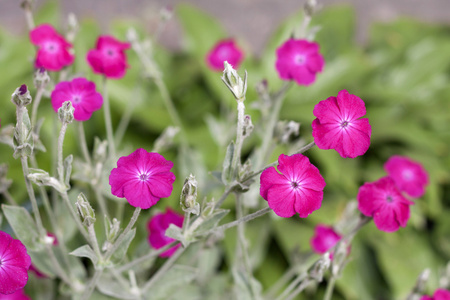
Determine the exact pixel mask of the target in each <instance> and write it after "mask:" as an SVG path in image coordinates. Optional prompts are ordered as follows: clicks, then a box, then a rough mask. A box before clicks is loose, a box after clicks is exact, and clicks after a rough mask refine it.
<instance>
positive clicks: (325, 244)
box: [310, 224, 342, 254]
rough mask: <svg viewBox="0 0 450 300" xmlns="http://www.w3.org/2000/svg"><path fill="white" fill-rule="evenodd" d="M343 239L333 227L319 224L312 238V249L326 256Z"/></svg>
mask: <svg viewBox="0 0 450 300" xmlns="http://www.w3.org/2000/svg"><path fill="white" fill-rule="evenodd" d="M341 238H342V237H341V235H340V234H338V233H337V232H336V231H334V229H333V227H331V226H326V225H322V224H319V225H317V226H316V228H315V230H314V236H313V237H312V238H311V241H310V243H311V248H312V249H313V251H314V252H316V253H318V254H324V253H325V252H327V251H328V250H330V249H331V248H333V247H334V246H335V245H336V244H337V242H339V241H340V240H341Z"/></svg>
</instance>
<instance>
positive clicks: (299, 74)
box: [275, 39, 325, 85]
mask: <svg viewBox="0 0 450 300" xmlns="http://www.w3.org/2000/svg"><path fill="white" fill-rule="evenodd" d="M324 64H325V61H324V59H323V57H322V55H321V54H320V53H319V44H317V43H315V42H309V41H307V40H294V39H289V40H287V41H286V42H284V44H283V45H281V46H280V47H279V48H278V49H277V61H276V63H275V68H276V69H277V71H278V74H279V75H280V77H281V79H284V80H292V79H294V80H295V81H296V82H297V83H298V84H300V85H310V84H312V83H313V82H314V81H316V73H317V72H322V70H323V66H324Z"/></svg>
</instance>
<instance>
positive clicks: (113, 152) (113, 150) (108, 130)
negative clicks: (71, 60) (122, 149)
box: [103, 77, 116, 159]
mask: <svg viewBox="0 0 450 300" xmlns="http://www.w3.org/2000/svg"><path fill="white" fill-rule="evenodd" d="M103 101H104V105H103V107H104V110H103V112H104V115H105V126H106V136H107V139H108V146H109V157H110V158H112V159H115V157H116V145H115V142H114V134H113V129H112V121H111V109H110V107H109V97H108V89H107V79H106V77H103Z"/></svg>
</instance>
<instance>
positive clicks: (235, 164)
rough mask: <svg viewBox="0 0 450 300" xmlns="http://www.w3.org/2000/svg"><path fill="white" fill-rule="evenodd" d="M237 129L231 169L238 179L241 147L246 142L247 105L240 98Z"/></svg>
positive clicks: (234, 177) (234, 176)
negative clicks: (245, 121)
mask: <svg viewBox="0 0 450 300" xmlns="http://www.w3.org/2000/svg"><path fill="white" fill-rule="evenodd" d="M237 111H238V115H237V129H236V143H235V146H234V153H233V159H232V160H231V170H232V171H233V177H232V178H233V179H236V178H237V177H238V173H239V166H240V164H241V149H242V144H243V143H244V136H243V134H244V132H243V129H244V112H245V105H244V100H243V99H242V100H238V101H237Z"/></svg>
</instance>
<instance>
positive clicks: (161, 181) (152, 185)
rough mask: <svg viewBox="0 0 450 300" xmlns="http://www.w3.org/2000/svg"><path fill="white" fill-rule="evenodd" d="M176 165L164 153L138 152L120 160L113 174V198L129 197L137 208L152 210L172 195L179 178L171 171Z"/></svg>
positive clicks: (110, 182) (111, 180) (139, 150)
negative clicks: (161, 199)
mask: <svg viewBox="0 0 450 300" xmlns="http://www.w3.org/2000/svg"><path fill="white" fill-rule="evenodd" d="M172 167H173V162H171V161H169V160H166V159H165V158H164V157H163V156H162V155H161V154H158V153H154V152H147V151H146V150H145V149H142V148H140V149H137V150H136V151H134V152H133V153H131V154H130V155H128V156H122V157H121V158H119V160H118V161H117V168H114V169H112V171H111V174H110V175H109V184H110V185H111V192H112V194H113V195H115V196H117V197H120V198H125V199H127V201H128V202H129V203H130V204H131V205H132V206H134V207H140V208H142V209H147V208H150V207H151V206H153V205H155V204H156V202H158V201H159V199H160V198H166V197H169V196H170V194H171V193H172V189H173V186H172V184H173V182H174V181H175V175H174V174H173V173H172V172H170V169H171V168H172Z"/></svg>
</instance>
